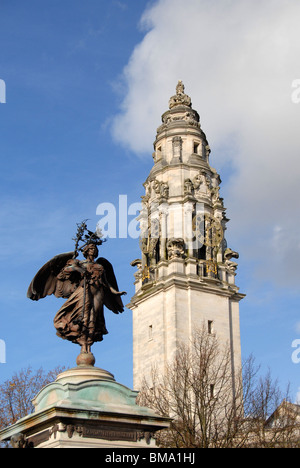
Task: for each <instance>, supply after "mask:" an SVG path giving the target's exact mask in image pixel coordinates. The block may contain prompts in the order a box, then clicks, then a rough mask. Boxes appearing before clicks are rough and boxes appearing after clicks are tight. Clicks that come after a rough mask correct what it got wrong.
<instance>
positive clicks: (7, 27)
mask: <svg viewBox="0 0 300 468" xmlns="http://www.w3.org/2000/svg"><path fill="white" fill-rule="evenodd" d="M299 17H300V4H299V2H298V0H264V1H263V2H261V1H258V0H243V1H238V0H158V1H149V2H148V1H146V0H119V1H115V0H112V1H110V2H107V1H104V0H86V1H84V2H83V1H82V0H73V1H71V0H63V1H57V0H44V1H43V5H42V6H41V2H38V1H37V0H28V1H27V2H26V3H25V2H22V1H21V0H1V2H0V43H1V54H0V79H1V80H4V82H5V84H6V102H5V103H0V121H1V127H0V128H1V138H0V155H1V173H0V178H1V186H0V197H1V199H0V200H1V204H0V241H1V248H0V265H1V283H0V291H1V296H0V339H2V340H3V341H5V344H6V363H2V364H0V379H1V380H4V379H6V378H9V376H10V375H11V374H12V373H13V372H14V371H17V370H19V369H20V368H22V367H25V366H27V365H32V366H33V367H34V368H37V367H40V366H43V367H44V368H46V369H48V368H53V367H55V366H56V365H58V364H62V365H66V366H70V365H73V363H74V360H75V357H76V355H77V351H78V349H77V348H76V347H75V345H71V344H70V343H66V342H63V341H62V340H59V339H58V338H57V337H56V336H55V332H54V328H53V324H52V320H53V317H54V315H55V312H56V311H57V310H58V305H57V301H58V300H57V299H55V298H47V299H45V300H44V301H42V302H39V303H31V302H30V301H29V300H27V299H26V290H27V287H28V284H29V282H30V281H31V279H32V276H33V275H34V274H35V273H36V271H37V269H38V268H39V267H40V266H42V264H43V263H45V262H46V261H47V260H48V259H49V258H51V257H52V256H53V255H55V254H57V253H61V252H64V251H68V250H72V248H73V243H72V242H73V241H72V237H73V236H74V234H75V230H76V223H78V222H80V221H81V220H82V219H85V218H89V219H90V221H89V222H90V224H91V227H94V226H95V225H96V223H97V220H98V219H99V216H98V215H97V214H96V210H97V206H98V205H99V204H100V203H104V202H107V203H113V204H114V205H115V206H116V209H117V211H118V209H119V206H118V205H119V195H126V196H127V203H128V207H129V206H130V205H131V204H133V203H135V202H138V201H139V200H140V196H141V195H143V187H142V184H143V182H144V181H145V179H146V177H147V175H148V173H149V170H150V169H151V166H152V163H153V161H152V157H151V155H152V150H153V146H152V145H153V141H154V139H155V134H156V128H157V127H158V126H159V125H160V122H161V114H162V113H163V112H164V111H166V110H167V108H168V100H169V97H170V96H171V95H173V94H174V92H175V86H176V83H177V81H178V80H179V79H181V80H183V82H184V84H185V87H186V93H187V94H188V95H189V96H190V97H191V99H192V104H193V108H194V109H196V110H197V111H198V112H199V114H200V119H201V125H202V129H203V130H204V132H205V133H206V135H207V138H208V140H209V143H210V147H211V150H212V153H211V165H212V166H213V167H215V168H216V169H217V171H218V172H219V173H220V175H221V178H222V181H223V183H222V188H221V193H222V197H223V198H224V200H225V206H226V207H227V215H228V217H229V218H230V220H231V221H230V223H229V224H228V236H227V238H228V243H229V246H230V247H232V248H233V249H234V250H238V251H239V253H240V259H239V270H238V277H237V284H238V285H239V286H240V289H241V291H242V292H243V293H246V294H247V297H246V299H244V301H243V302H242V303H241V334H242V352H243V355H244V356H245V357H246V356H247V355H249V354H250V353H253V354H254V356H255V357H256V360H257V363H260V364H261V365H262V368H263V369H267V368H268V367H269V368H270V369H271V372H272V375H273V376H274V378H275V377H278V379H279V381H280V382H281V383H282V386H285V384H286V383H287V382H288V381H289V382H290V383H291V388H292V392H293V398H296V395H297V391H298V390H300V381H299V368H300V363H298V364H297V359H295V357H296V358H297V357H298V356H299V357H300V352H299V353H298V354H297V348H293V347H292V344H293V343H294V344H295V342H296V343H297V340H300V313H299V300H300V294H299V279H300V274H299V266H298V265H299V262H300V237H299V231H300V220H299V206H298V198H299V183H298V180H299V178H300V162H299V154H300V137H299V123H300V102H299V101H300V99H299V97H300V92H297V89H298V88H300V81H299V80H300V67H299V59H300V29H299ZM0 84H1V82H0ZM1 96H3V89H2V95H1V92H0V101H1ZM2 101H3V98H2ZM123 200H124V198H123ZM122 209H123V210H124V208H122ZM128 219H129V220H130V219H133V216H131V215H129V218H128ZM102 255H103V256H106V258H108V259H110V260H111V261H112V263H113V264H114V265H115V266H116V268H115V269H116V273H117V276H118V282H119V285H120V288H121V289H126V290H127V291H128V296H129V298H130V296H131V295H132V294H133V292H134V290H133V269H132V267H130V262H131V261H132V260H133V259H135V258H137V257H138V256H139V250H138V243H137V241H136V240H135V239H131V238H127V239H126V238H120V236H117V238H116V239H110V240H109V241H108V242H107V243H106V244H105V245H104V246H103V252H102ZM128 296H127V297H128ZM128 302H129V299H128ZM111 315H113V314H109V312H108V311H107V313H106V317H107V322H108V329H109V331H110V334H109V335H108V336H107V337H105V338H106V339H105V340H104V341H103V343H101V344H96V345H95V347H94V348H95V349H94V353H95V355H96V359H97V364H98V365H99V366H100V367H104V368H107V369H108V370H110V371H111V372H112V373H115V375H116V377H117V379H118V380H119V381H121V382H122V383H124V384H125V385H129V386H131V382H132V380H131V379H132V349H131V343H132V337H131V312H130V311H129V310H126V312H124V314H123V315H122V316H118V317H116V316H113V317H111ZM299 343H300V341H299ZM299 347H300V346H299ZM295 351H296V352H295ZM293 352H294V355H293V354H292V353H293ZM292 356H293V357H294V358H293V359H292ZM293 361H294V362H293ZM295 361H296V362H295Z"/></svg>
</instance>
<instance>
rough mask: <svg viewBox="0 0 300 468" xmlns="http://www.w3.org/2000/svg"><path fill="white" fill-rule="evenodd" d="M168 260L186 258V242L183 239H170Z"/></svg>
mask: <svg viewBox="0 0 300 468" xmlns="http://www.w3.org/2000/svg"><path fill="white" fill-rule="evenodd" d="M167 251H168V258H169V260H172V258H184V257H185V249H184V240H183V239H169V240H168V243H167Z"/></svg>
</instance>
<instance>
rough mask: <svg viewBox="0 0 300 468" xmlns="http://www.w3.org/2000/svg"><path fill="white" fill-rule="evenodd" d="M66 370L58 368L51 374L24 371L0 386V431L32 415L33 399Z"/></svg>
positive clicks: (41, 370) (40, 370)
mask: <svg viewBox="0 0 300 468" xmlns="http://www.w3.org/2000/svg"><path fill="white" fill-rule="evenodd" d="M63 370H64V369H63V368H59V367H57V368H56V369H53V370H51V371H49V372H45V371H44V370H43V369H42V368H40V369H38V370H37V371H33V370H32V368H31V367H28V368H26V369H22V370H21V371H20V372H17V373H15V374H14V375H13V377H12V378H11V379H9V380H6V381H5V382H4V383H3V384H1V385H0V429H4V428H5V427H7V426H10V425H11V424H14V423H15V422H16V421H18V420H19V419H21V418H23V417H24V416H27V415H28V414H30V413H32V411H33V409H34V408H33V405H32V399H33V398H34V397H35V395H36V394H37V393H38V392H39V391H40V390H41V389H42V388H43V387H44V386H45V385H47V384H48V383H50V382H53V381H54V380H55V378H56V376H57V375H58V374H59V373H60V372H62V371H63Z"/></svg>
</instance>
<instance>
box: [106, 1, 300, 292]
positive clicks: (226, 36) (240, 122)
mask: <svg viewBox="0 0 300 468" xmlns="http://www.w3.org/2000/svg"><path fill="white" fill-rule="evenodd" d="M299 16H300V3H299V1H298V0H289V1H288V0H264V2H261V1H259V0H243V1H233V0H222V1H220V0H209V1H208V0H189V1H188V2H187V1H186V0H159V1H157V2H156V3H155V5H154V6H152V7H150V8H149V9H148V10H147V11H146V12H145V13H144V15H143V18H142V21H141V25H142V27H143V28H144V30H145V36H144V38H143V40H142V42H141V43H140V44H138V45H137V46H136V48H135V50H134V51H133V53H132V56H131V58H130V60H129V62H128V64H127V66H126V68H125V69H124V74H123V84H124V85H125V89H126V92H125V95H124V99H123V102H122V107H121V109H120V113H119V114H118V115H116V116H115V118H114V121H113V126H112V131H113V135H114V138H115V139H116V140H117V141H118V142H119V143H121V144H122V145H124V146H126V147H127V148H129V149H130V150H131V151H133V152H136V153H137V154H139V155H145V154H146V155H147V157H151V153H152V143H153V141H154V139H155V130H156V128H157V127H158V126H159V125H160V116H161V114H162V113H163V112H164V111H165V110H167V108H168V99H169V97H170V96H171V95H172V94H174V92H175V86H176V84H177V81H178V79H182V80H183V82H184V83H185V86H186V92H187V94H189V95H190V96H191V98H192V103H193V107H194V108H195V109H196V110H198V112H199V113H200V118H201V124H202V128H203V130H204V131H205V133H206V134H207V137H208V140H209V142H210V146H211V148H212V154H211V164H212V166H213V167H216V168H217V169H218V170H219V171H222V170H223V171H224V170H226V166H228V167H229V165H231V166H230V167H233V169H234V172H233V176H232V178H231V180H230V186H229V185H227V186H226V187H225V188H226V200H225V203H226V206H228V207H229V210H228V211H229V217H230V218H231V219H232V222H231V223H230V225H229V226H228V227H229V230H230V232H232V233H234V234H233V236H234V237H232V240H234V241H236V242H237V244H239V246H240V248H241V249H242V250H243V253H244V255H249V256H250V257H251V258H253V259H260V260H263V268H264V274H265V275H269V276H270V279H272V278H273V279H275V280H276V281H277V282H278V281H280V282H281V281H284V282H285V284H286V285H288V284H290V283H291V281H293V280H294V279H295V276H294V275H295V274H296V275H297V268H296V267H297V264H299V261H300V245H299V239H300V236H299V233H300V221H299V216H298V213H299V207H298V198H299V179H300V158H299V154H300V138H299V130H298V129H299V123H300V104H295V103H293V102H292V93H293V91H295V89H294V88H293V87H292V84H293V82H294V80H295V79H298V78H300V69H299V56H300V29H299V24H298V18H299ZM221 175H222V174H221ZM276 226H280V231H276ZM233 248H234V246H233ZM283 272H284V275H283V274H282V273H283ZM298 277H299V275H298Z"/></svg>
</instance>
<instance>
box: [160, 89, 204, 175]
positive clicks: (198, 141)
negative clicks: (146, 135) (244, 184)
mask: <svg viewBox="0 0 300 468" xmlns="http://www.w3.org/2000/svg"><path fill="white" fill-rule="evenodd" d="M184 89H185V88H184V84H183V82H182V81H181V80H179V81H178V84H177V86H176V94H175V95H174V96H172V97H171V98H170V100H169V110H167V111H166V112H164V114H163V115H162V125H160V127H158V129H157V133H156V139H155V141H154V151H155V152H154V154H153V159H154V162H155V163H158V165H156V167H155V168H154V171H156V170H157V169H159V168H161V166H166V165H174V164H178V163H183V164H194V165H196V166H199V165H200V166H203V165H205V164H208V163H209V153H210V148H209V145H208V141H207V138H206V135H205V133H204V132H203V131H202V129H201V125H200V117H199V114H198V112H197V111H196V110H194V109H193V108H192V102H191V98H190V97H189V96H188V95H187V94H186V93H185V92H184Z"/></svg>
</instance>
